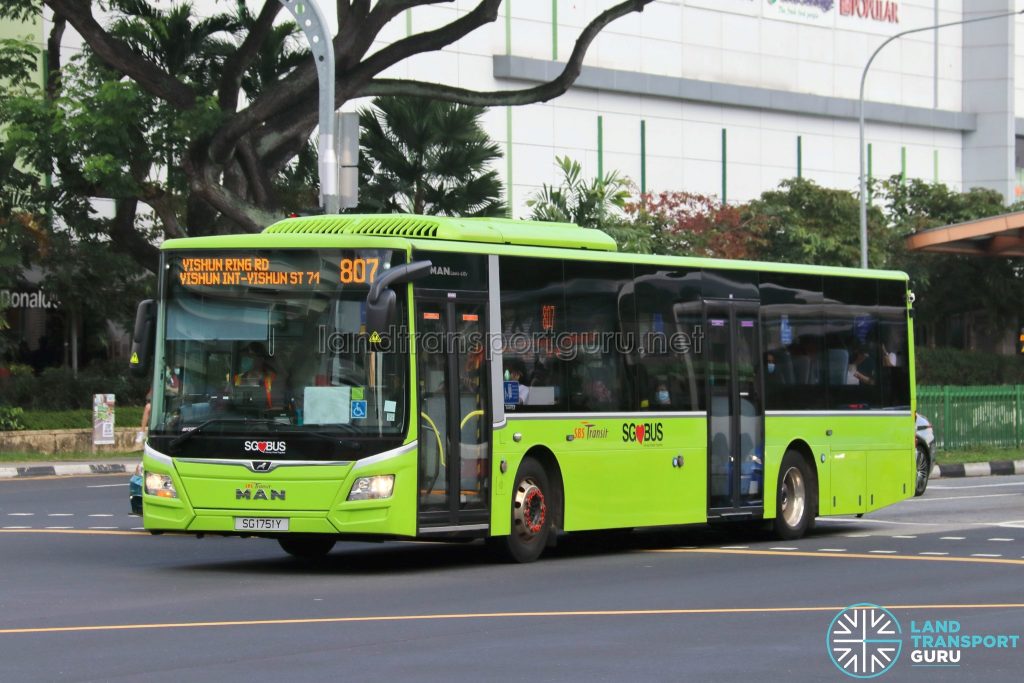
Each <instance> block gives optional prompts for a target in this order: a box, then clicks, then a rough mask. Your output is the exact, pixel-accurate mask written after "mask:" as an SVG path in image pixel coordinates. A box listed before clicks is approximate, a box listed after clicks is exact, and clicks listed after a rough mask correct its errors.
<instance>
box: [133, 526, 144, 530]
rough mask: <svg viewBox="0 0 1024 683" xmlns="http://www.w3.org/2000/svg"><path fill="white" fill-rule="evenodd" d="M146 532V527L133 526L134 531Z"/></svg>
mask: <svg viewBox="0 0 1024 683" xmlns="http://www.w3.org/2000/svg"><path fill="white" fill-rule="evenodd" d="M145 530H146V527H144V526H133V527H132V531H145Z"/></svg>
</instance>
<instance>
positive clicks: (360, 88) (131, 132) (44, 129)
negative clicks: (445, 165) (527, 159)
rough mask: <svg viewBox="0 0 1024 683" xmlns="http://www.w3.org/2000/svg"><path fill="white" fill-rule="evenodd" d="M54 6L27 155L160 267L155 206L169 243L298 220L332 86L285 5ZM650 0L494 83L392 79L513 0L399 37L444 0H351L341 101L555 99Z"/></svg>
mask: <svg viewBox="0 0 1024 683" xmlns="http://www.w3.org/2000/svg"><path fill="white" fill-rule="evenodd" d="M43 2H44V4H45V5H46V6H47V7H49V8H50V9H51V10H52V11H53V13H54V24H53V30H52V31H51V34H50V36H49V42H48V46H47V51H48V53H49V60H48V61H49V64H50V67H51V69H52V70H53V72H52V77H51V78H50V80H49V83H48V94H49V97H48V98H47V99H46V100H45V101H44V102H43V103H42V105H39V104H38V103H37V104H36V106H33V103H22V104H23V105H24V106H23V107H22V108H21V109H22V111H21V112H19V113H16V114H15V115H14V119H15V120H14V121H11V120H8V121H7V122H6V123H8V125H11V126H12V127H14V126H17V127H20V128H21V129H22V131H23V132H22V133H21V136H22V138H23V139H24V140H26V141H30V142H31V143H32V145H31V146H29V147H27V148H25V149H24V151H23V152H22V154H23V159H25V160H30V161H31V162H32V163H33V164H34V165H35V166H36V168H38V169H41V170H47V169H49V168H50V167H51V165H52V166H55V167H56V168H57V170H58V171H59V174H60V183H61V192H62V194H61V196H62V197H69V196H74V197H107V198H110V199H112V200H113V202H114V205H115V208H116V215H115V216H114V218H113V219H112V220H111V221H109V223H108V224H107V226H106V227H107V234H109V235H110V236H111V237H113V238H114V242H113V243H114V244H115V245H116V246H117V248H119V249H122V250H124V251H126V252H127V253H130V254H131V255H132V257H133V258H135V259H136V260H137V261H138V262H139V263H141V264H144V265H146V266H147V267H149V268H150V269H152V268H153V267H154V265H155V258H156V252H155V250H154V249H153V245H152V244H151V242H150V240H149V239H148V237H149V236H148V234H147V233H146V232H145V229H146V228H148V227H151V226H149V225H148V224H147V222H146V220H142V221H141V224H140V222H139V221H138V220H137V219H138V218H139V216H140V215H141V214H140V206H141V205H146V206H148V207H149V208H150V209H151V210H152V211H153V213H154V214H155V216H156V220H155V224H156V227H157V228H158V232H159V233H161V234H162V235H163V236H167V237H176V236H181V235H184V234H189V235H196V234H208V233H225V232H234V231H256V230H259V229H261V228H262V227H263V226H265V225H266V224H267V223H269V222H271V221H272V220H274V219H275V218H276V217H279V216H281V215H283V213H284V211H283V206H284V204H285V200H284V198H282V197H281V195H280V193H279V190H280V189H281V188H282V187H285V188H287V187H290V186H292V184H293V183H294V182H295V179H296V178H302V177H303V173H305V172H306V171H304V170H303V169H302V168H297V167H296V163H297V162H296V160H297V159H299V161H300V162H302V160H301V159H300V156H301V155H303V153H304V152H306V151H307V149H308V144H309V138H310V134H311V132H312V131H313V129H314V128H315V126H316V125H317V106H316V103H317V96H318V84H317V78H316V70H315V65H314V63H313V60H312V58H311V57H310V56H309V55H308V54H307V53H306V52H304V50H302V49H301V48H300V47H299V46H298V43H297V42H296V41H290V40H289V39H288V38H287V37H285V36H282V34H281V32H280V28H279V27H280V25H281V23H280V22H278V16H279V14H280V13H281V9H282V6H281V4H280V3H279V2H278V1H277V0H265V2H264V3H263V4H262V6H261V7H260V9H259V12H258V13H257V14H256V15H255V17H253V16H252V15H251V14H247V13H245V12H243V11H242V9H241V7H242V4H241V3H240V4H239V8H240V9H238V10H237V11H236V12H234V13H233V14H230V15H222V16H217V17H213V18H210V19H200V18H198V17H196V16H195V15H194V13H193V12H192V11H191V7H190V6H189V5H188V4H187V3H179V4H178V5H176V6H174V7H172V9H171V10H167V11H164V10H158V9H154V8H153V7H151V6H149V4H148V3H145V2H142V1H141V0H109V1H108V2H106V3H90V2H82V1H81V0H43ZM650 2H652V0H623V1H622V2H619V3H617V4H615V5H613V6H612V7H610V8H608V9H607V10H605V11H603V12H601V13H599V14H597V15H596V16H595V17H594V18H593V19H592V20H591V21H590V23H589V24H587V25H586V26H585V27H584V28H583V30H582V31H581V32H580V34H579V37H578V39H577V41H576V44H575V46H574V48H573V50H572V53H571V55H570V57H569V59H568V60H567V62H566V64H565V66H564V68H563V69H562V71H561V72H560V73H559V74H558V75H557V76H555V77H554V78H552V79H551V80H550V81H548V82H546V83H542V84H540V85H537V86H534V87H528V88H524V89H514V90H513V89H510V90H499V91H492V92H479V91H473V90H468V89H465V88H459V87H455V86H450V85H446V84H439V83H429V82H424V81H417V80H412V79H398V78H390V77H385V76H382V74H383V73H384V72H386V71H387V70H389V69H391V68H392V67H394V66H396V65H399V64H401V63H402V62H403V61H404V60H407V59H410V58H413V57H415V56H416V55H420V54H424V53H428V52H432V51H436V50H440V49H442V48H444V47H446V46H448V45H451V44H453V43H455V42H456V41H458V40H460V39H461V38H463V37H465V36H467V35H468V34H470V33H471V32H473V31H474V30H477V29H480V28H482V27H485V26H487V25H488V24H491V23H493V22H495V21H496V20H497V19H498V15H499V9H500V6H501V0H479V2H477V4H476V5H475V6H474V7H473V9H471V10H470V11H468V12H465V13H461V14H458V15H457V17H456V18H454V19H453V20H452V21H450V22H449V23H447V24H445V25H442V26H440V27H438V28H434V29H430V30H425V31H423V32H421V33H416V34H413V35H410V36H407V37H405V38H401V39H399V40H397V41H395V42H393V43H391V44H389V45H386V46H384V47H377V46H378V45H379V43H378V42H377V41H378V37H379V35H380V33H381V31H382V30H383V29H384V27H385V26H386V25H387V24H388V23H389V22H391V21H392V20H394V19H396V18H398V17H399V16H400V15H401V14H402V13H403V12H405V11H406V10H410V9H412V8H416V7H422V6H427V5H442V4H446V3H445V1H444V0H378V2H370V0H339V1H338V2H337V12H338V20H339V27H340V28H339V30H338V32H337V34H336V35H335V36H333V39H332V42H333V46H334V51H335V67H336V97H335V105H336V107H340V106H341V105H342V104H343V103H344V102H346V101H348V100H351V99H353V98H357V97H366V96H380V95H406V96H417V97H423V98H433V99H438V100H444V101H449V102H458V103H461V104H467V105H474V106H494V105H519V104H528V103H532V102H541V101H546V100H549V99H551V98H553V97H557V96H558V95H560V94H562V93H564V92H565V91H566V90H567V89H568V88H569V87H570V86H571V85H572V83H573V82H574V81H575V80H576V78H577V77H578V76H579V73H580V70H581V68H582V63H583V58H584V56H585V54H586V51H587V49H588V47H589V46H590V44H591V43H592V42H593V40H594V38H595V37H596V36H597V35H598V34H599V33H600V31H601V30H602V29H604V28H605V27H606V26H607V25H608V24H610V23H611V22H612V21H614V20H615V19H617V18H619V17H622V16H625V15H627V14H630V13H632V12H637V11H641V10H643V8H644V7H645V6H646V5H647V4H649V3H650ZM36 3H37V0H6V2H5V3H4V4H3V7H2V8H0V18H4V17H11V16H15V15H27V14H31V13H32V12H37V11H38V8H37V4H36ZM98 7H106V8H108V9H109V10H110V11H111V12H112V16H113V20H112V21H110V22H108V23H107V25H102V24H101V23H100V18H98V17H97V16H96V15H95V14H94V11H95V9H96V8H98ZM67 25H70V26H72V27H73V28H74V29H75V30H77V31H78V33H79V34H81V36H82V37H83V39H84V41H85V43H86V45H87V46H88V48H89V50H88V52H87V55H86V58H85V59H83V60H79V61H78V62H75V63H72V64H70V65H64V64H62V63H61V61H60V50H59V45H60V37H61V35H62V33H63V32H64V30H65V28H66V26H67ZM290 31H294V28H291V29H290ZM290 35H291V34H290V33H288V36H290ZM273 49H276V50H277V53H276V54H279V55H281V58H280V59H278V60H277V61H276V62H274V63H273V64H271V65H270V67H269V68H267V64H265V63H264V62H263V61H262V60H263V59H264V58H265V54H266V51H267V50H273ZM303 163H307V164H308V158H307V159H306V160H305V162H303ZM307 169H308V166H307ZM58 210H60V207H58ZM186 226H188V227H186Z"/></svg>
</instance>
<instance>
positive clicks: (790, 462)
mask: <svg viewBox="0 0 1024 683" xmlns="http://www.w3.org/2000/svg"><path fill="white" fill-rule="evenodd" d="M813 486H814V479H813V475H812V474H811V472H810V468H809V467H808V466H807V462H806V461H805V460H804V459H803V457H801V455H800V453H798V452H797V451H786V455H785V456H783V458H782V467H780V468H779V486H778V489H777V493H776V495H775V522H774V527H775V535H776V536H778V537H779V538H781V539H783V540H787V541H788V540H793V539H796V538H800V537H801V536H803V535H804V532H806V531H807V529H808V528H809V527H810V525H811V520H812V519H813V516H814V510H813V506H812V502H813V490H812V487H813Z"/></svg>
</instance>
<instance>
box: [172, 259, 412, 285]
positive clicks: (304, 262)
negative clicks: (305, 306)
mask: <svg viewBox="0 0 1024 683" xmlns="http://www.w3.org/2000/svg"><path fill="white" fill-rule="evenodd" d="M392 255H393V252H392V251H390V250H384V249H372V250H371V249H365V250H364V249H361V250H339V249H334V250H320V251H312V250H287V251H284V250H282V251H278V252H272V251H266V250H261V251H259V252H258V253H256V254H252V253H249V254H246V253H238V252H232V253H229V254H225V253H216V252H215V253H209V252H208V253H204V254H203V255H188V256H177V255H174V256H170V257H169V260H168V265H169V271H170V273H169V275H170V277H171V281H172V282H173V283H174V284H176V285H180V286H182V287H187V288H214V289H216V288H236V287H237V288H251V287H260V288H262V287H267V288H282V289H296V288H303V289H330V290H334V289H337V287H338V285H371V284H373V283H374V281H375V280H376V279H377V278H378V277H379V276H380V275H382V274H383V273H384V272H385V271H386V270H387V269H388V268H390V267H391V266H392V265H393V264H392V262H391V261H392ZM396 256H398V257H399V258H400V255H397V254H396Z"/></svg>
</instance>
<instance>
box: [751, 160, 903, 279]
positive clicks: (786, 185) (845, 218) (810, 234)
mask: <svg viewBox="0 0 1024 683" xmlns="http://www.w3.org/2000/svg"><path fill="white" fill-rule="evenodd" d="M741 213H742V215H743V220H744V222H745V223H746V224H747V225H749V226H750V229H751V230H752V231H754V232H755V233H756V234H759V235H761V236H763V240H764V245H765V246H764V249H763V250H762V251H761V255H760V258H762V259H764V260H766V261H783V262H789V263H807V264H817V265H823V266H849V267H853V268H855V267H857V266H858V265H859V264H860V230H859V225H860V203H859V202H858V200H857V197H856V196H855V195H854V194H853V193H852V192H847V191H846V190H837V189H830V188H825V187H821V186H820V185H818V184H817V183H815V182H814V181H812V180H807V179H804V178H789V179H788V180H783V181H782V182H781V183H779V187H778V188H776V189H774V190H769V191H767V192H763V193H762V194H761V196H760V198H758V199H755V200H753V201H751V202H750V203H748V204H747V205H746V206H745V207H743V208H742V210H741ZM868 238H869V239H868V246H869V253H868V262H869V263H870V264H871V265H872V266H873V267H882V266H883V265H884V264H885V262H886V259H887V254H888V253H889V251H890V249H891V245H892V243H893V235H892V233H891V231H889V230H888V229H887V228H886V227H885V221H884V218H883V216H882V212H881V210H879V209H878V208H877V207H874V206H871V207H868Z"/></svg>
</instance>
